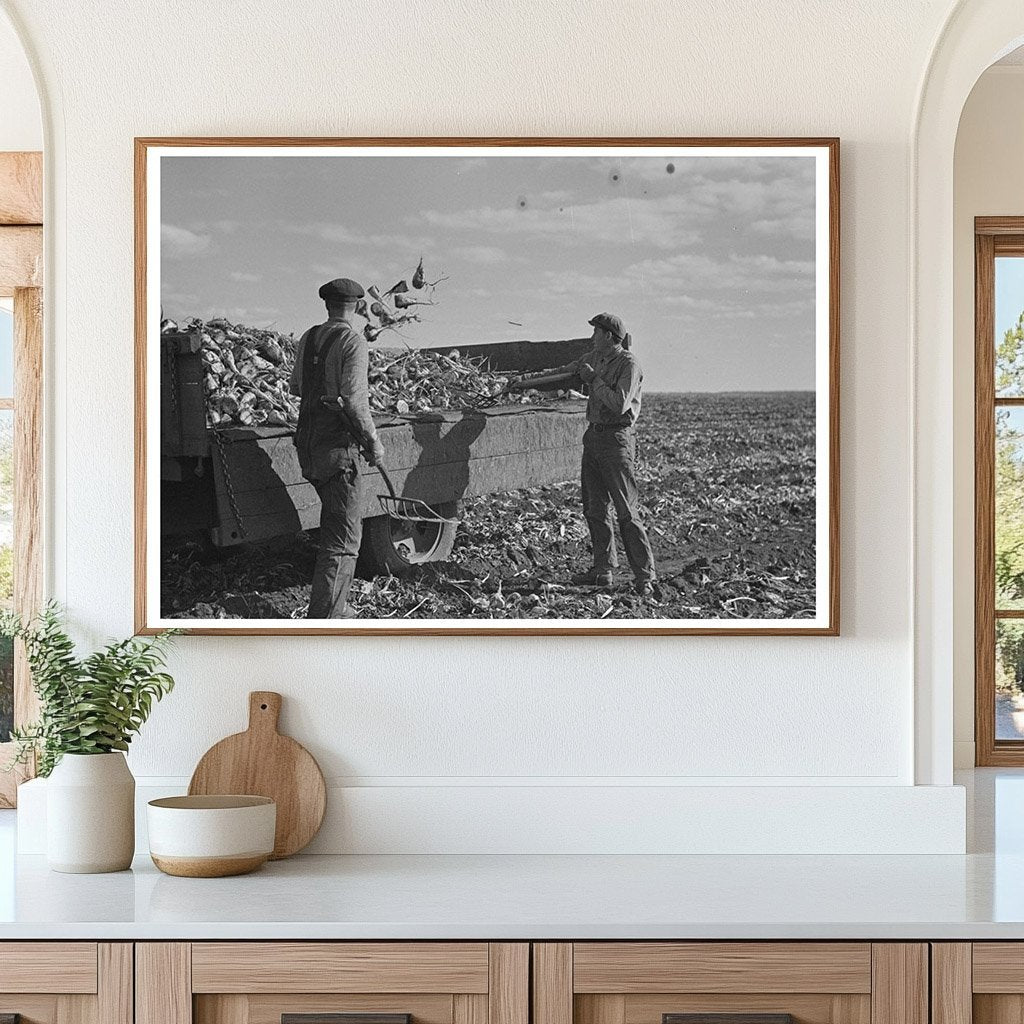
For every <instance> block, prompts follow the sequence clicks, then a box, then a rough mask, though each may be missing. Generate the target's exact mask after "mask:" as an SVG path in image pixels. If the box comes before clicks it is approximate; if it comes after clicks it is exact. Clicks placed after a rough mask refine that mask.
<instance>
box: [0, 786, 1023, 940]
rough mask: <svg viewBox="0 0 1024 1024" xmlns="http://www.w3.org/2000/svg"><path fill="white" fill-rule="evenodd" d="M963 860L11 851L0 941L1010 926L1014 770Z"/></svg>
mask: <svg viewBox="0 0 1024 1024" xmlns="http://www.w3.org/2000/svg"><path fill="white" fill-rule="evenodd" d="M960 781H962V782H963V783H964V784H966V785H967V786H968V796H969V800H968V805H969V808H970V810H969V832H970V836H971V849H972V851H973V852H972V853H970V854H968V855H966V856H950V855H946V856H918V855H906V856H756V857H755V856H726V857H705V856H375V857H363V856H358V857H357V856H351V857H334V856H319V857H318V856H309V857H296V858H293V859H291V860H287V861H279V862H276V863H272V864H267V865H265V866H264V867H263V868H262V869H261V870H260V871H258V872H256V873H254V874H252V875H245V876H242V877H239V878H224V879H184V878H171V877H170V876H167V875H163V874H161V873H160V872H159V871H157V869H156V868H155V867H154V866H153V864H152V863H151V862H150V861H149V859H148V857H147V858H142V857H140V858H136V861H135V865H134V867H133V869H132V870H131V871H124V872H119V873H117V874H110V875H61V874H56V873H54V872H51V871H49V870H48V868H47V867H46V863H45V859H44V858H43V857H39V856H27V857H24V856H23V857H20V858H16V857H15V856H14V854H13V850H14V844H13V831H14V830H13V818H14V815H13V813H12V812H0V940H2V939H31V938H42V939H48V938H49V939H52V938H88V939H125V940H131V939H523V940H527V939H541V940H542V939H645V938H646V939H994V938H1013V939H1024V772H1006V771H998V772H993V771H984V772H983V771H978V772H974V773H969V775H968V776H967V777H963V778H962V779H961V780H960Z"/></svg>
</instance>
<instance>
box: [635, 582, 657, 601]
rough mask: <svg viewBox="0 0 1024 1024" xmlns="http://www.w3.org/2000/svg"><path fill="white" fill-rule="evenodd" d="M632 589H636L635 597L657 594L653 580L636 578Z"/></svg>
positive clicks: (655, 595) (654, 595)
mask: <svg viewBox="0 0 1024 1024" xmlns="http://www.w3.org/2000/svg"><path fill="white" fill-rule="evenodd" d="M633 589H634V590H635V591H636V594H637V597H657V596H658V593H657V590H656V589H655V586H654V581H653V580H637V581H636V586H635V587H634V588H633Z"/></svg>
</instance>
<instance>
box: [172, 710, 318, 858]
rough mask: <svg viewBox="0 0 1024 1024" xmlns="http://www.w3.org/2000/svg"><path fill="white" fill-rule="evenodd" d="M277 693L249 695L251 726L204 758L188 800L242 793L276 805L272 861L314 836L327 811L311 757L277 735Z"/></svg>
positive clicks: (191, 786)
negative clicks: (267, 800) (194, 797)
mask: <svg viewBox="0 0 1024 1024" xmlns="http://www.w3.org/2000/svg"><path fill="white" fill-rule="evenodd" d="M280 714H281V694H279V693H271V692H269V691H263V690H260V691H255V692H253V693H250V694H249V728H248V729H246V731H245V732H236V733H235V734H234V735H233V736H228V737H226V738H225V739H222V740H221V741H220V742H219V743H216V744H214V745H213V746H212V747H210V749H209V750H208V751H207V752H206V753H205V754H204V755H203V756H202V758H201V759H200V761H199V764H197V765H196V770H195V771H194V772H193V773H192V781H191V782H190V783H189V785H188V791H189V795H190V796H197V795H199V796H207V795H210V794H215V793H245V794H247V795H249V796H269V797H271V798H272V799H273V800H274V801H275V802H276V803H277V832H276V834H275V837H274V852H273V854H272V855H271V858H270V859H271V860H280V859H281V858H282V857H290V856H291V855H292V854H293V853H298V852H299V850H301V849H303V848H304V847H305V846H307V845H308V844H309V842H310V840H312V838H313V836H315V835H316V834H317V831H318V830H319V828H320V825H321V823H322V822H323V820H324V811H325V810H326V809H327V787H326V786H325V785H324V776H323V773H322V772H321V771H320V766H319V765H318V764H317V763H316V761H315V760H314V758H313V755H312V754H311V753H310V752H309V751H308V750H306V748H305V747H304V746H302V744H301V743H297V742H296V741H295V740H293V739H291V737H289V736H282V735H281V734H280V733H279V732H278V731H277V720H278V717H279V716H280Z"/></svg>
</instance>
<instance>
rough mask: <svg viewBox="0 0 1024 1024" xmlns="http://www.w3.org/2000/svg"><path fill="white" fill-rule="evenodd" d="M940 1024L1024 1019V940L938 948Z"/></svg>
mask: <svg viewBox="0 0 1024 1024" xmlns="http://www.w3.org/2000/svg"><path fill="white" fill-rule="evenodd" d="M932 1003H933V1009H934V1018H935V1024H972V1022H976V1024H1019V1022H1020V1021H1024V942H975V943H970V942H943V943H934V944H933V945H932Z"/></svg>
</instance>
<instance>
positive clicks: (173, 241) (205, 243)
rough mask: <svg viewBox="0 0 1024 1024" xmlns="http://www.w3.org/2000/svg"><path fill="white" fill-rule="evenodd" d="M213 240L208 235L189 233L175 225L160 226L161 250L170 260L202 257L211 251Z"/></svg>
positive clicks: (186, 229) (187, 230)
mask: <svg viewBox="0 0 1024 1024" xmlns="http://www.w3.org/2000/svg"><path fill="white" fill-rule="evenodd" d="M212 245H213V239H212V238H211V237H210V235H208V234H200V233H198V232H195V231H189V229H188V228H180V227H177V226H176V225H174V224H161V225H160V248H161V252H162V254H163V256H164V257H165V258H166V259H169V260H181V259H185V258H187V257H189V256H202V255H203V254H204V253H207V252H209V251H210V249H211V248H212Z"/></svg>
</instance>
